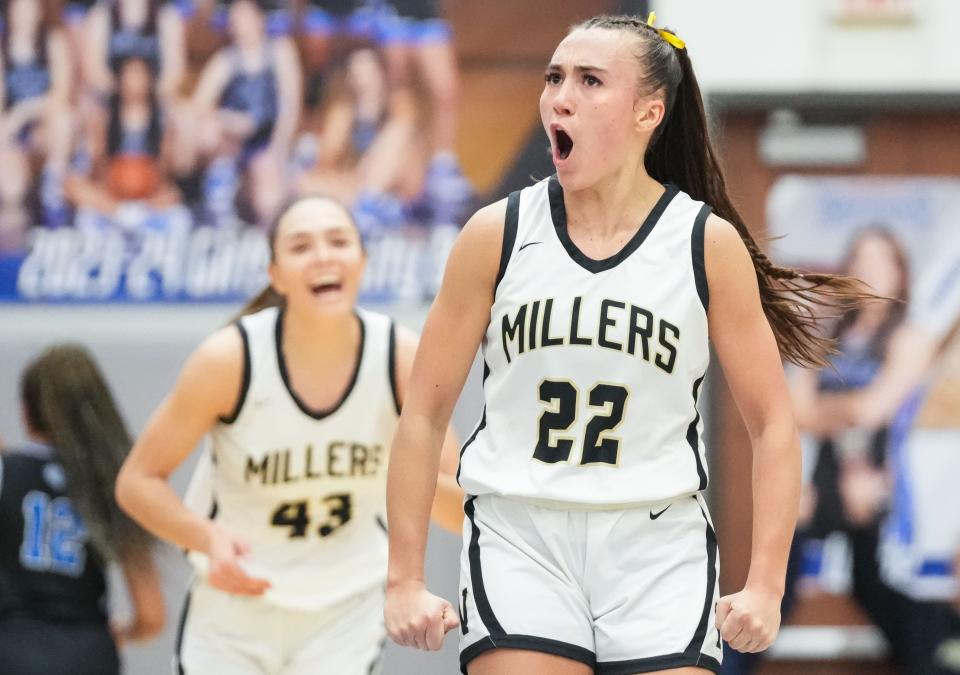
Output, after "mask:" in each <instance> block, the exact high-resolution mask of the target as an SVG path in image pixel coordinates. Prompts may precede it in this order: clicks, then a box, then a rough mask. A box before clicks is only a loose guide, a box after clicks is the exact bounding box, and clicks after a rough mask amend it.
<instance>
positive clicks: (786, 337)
mask: <svg viewBox="0 0 960 675" xmlns="http://www.w3.org/2000/svg"><path fill="white" fill-rule="evenodd" d="M575 28H583V29H588V28H603V29H607V30H627V31H630V32H632V33H633V34H635V35H636V36H637V37H638V38H639V40H638V50H637V59H638V60H639V61H640V63H641V66H642V70H643V72H644V77H643V79H642V81H641V83H640V89H641V92H642V93H653V92H657V91H663V92H664V99H665V100H664V104H665V106H666V112H665V119H664V120H663V122H661V124H660V127H659V128H658V129H657V131H656V132H655V133H654V135H653V137H652V138H651V140H650V146H649V147H648V148H647V156H646V162H645V163H646V168H647V172H648V173H649V174H650V176H651V177H653V178H655V179H656V180H658V181H660V182H661V183H674V184H676V185H677V186H679V187H680V189H682V190H683V191H684V192H686V193H687V194H689V195H690V196H691V197H693V198H694V199H696V200H699V201H702V202H704V203H706V204H709V205H710V206H711V207H712V209H713V212H714V213H715V214H717V215H718V216H719V217H721V218H723V219H724V220H727V221H729V222H730V223H731V224H732V225H733V226H734V227H735V228H736V229H737V232H739V234H740V237H741V238H742V239H743V243H744V244H745V245H746V247H747V250H748V251H749V252H750V257H751V258H752V259H753V266H754V269H755V270H756V273H757V283H758V284H759V286H760V301H761V303H762V304H763V311H764V313H765V314H766V317H767V320H768V321H769V322H770V327H771V328H772V329H773V333H774V335H775V336H776V339H777V346H778V347H779V349H780V354H781V355H782V356H783V358H785V359H786V360H788V361H791V362H793V363H795V364H797V365H800V366H817V367H821V366H824V365H826V364H827V357H828V356H829V355H830V354H831V353H832V352H833V351H834V341H833V339H831V338H830V337H829V336H828V335H826V334H824V332H823V331H822V330H821V328H820V326H819V325H818V316H817V312H816V311H815V309H814V308H816V307H821V308H822V307H828V308H839V309H845V308H847V307H849V306H851V305H852V304H854V303H856V302H857V301H859V300H866V299H868V298H873V297H875V296H872V295H871V294H869V293H867V292H865V291H864V290H863V286H862V284H860V283H859V282H858V281H856V280H855V279H851V278H849V277H845V276H841V275H833V274H814V273H802V272H799V271H798V270H795V269H791V268H789V267H780V266H778V265H775V264H774V263H773V262H771V260H770V259H769V258H768V257H767V256H766V254H765V253H764V252H763V251H762V250H761V249H760V247H759V246H758V245H757V242H756V241H755V240H754V238H753V236H752V235H751V234H750V231H749V230H748V229H747V226H746V224H745V223H744V222H743V218H741V217H740V214H739V213H737V210H736V208H734V206H733V203H732V202H731V200H730V197H729V196H728V194H727V186H726V182H725V180H724V177H723V170H722V169H721V167H720V163H719V162H718V161H717V156H716V152H715V151H714V148H713V143H712V142H711V140H710V133H709V130H708V126H707V118H706V114H705V112H704V108H703V98H702V97H701V95H700V87H699V85H698V84H697V78H696V75H695V74H694V72H693V65H692V63H691V62H690V56H689V55H688V54H687V50H686V48H677V47H675V46H673V45H672V44H670V43H669V42H668V41H667V40H666V39H664V37H663V36H661V35H660V33H659V32H658V31H657V29H655V28H653V27H652V26H650V25H648V24H647V22H646V21H644V20H643V19H641V18H640V17H635V16H598V17H594V18H592V19H589V20H588V21H586V22H584V23H582V24H580V25H579V26H576V27H575Z"/></svg>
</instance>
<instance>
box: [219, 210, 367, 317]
mask: <svg viewBox="0 0 960 675" xmlns="http://www.w3.org/2000/svg"><path fill="white" fill-rule="evenodd" d="M311 199H322V200H324V201H327V202H330V203H331V204H335V205H336V206H338V207H339V208H341V209H342V210H343V212H344V213H345V214H347V218H348V219H349V220H350V223H351V224H352V225H353V226H354V228H356V230H357V232H358V233H359V231H360V228H359V227H357V221H356V220H355V219H354V217H353V214H352V213H350V209H348V208H347V207H346V206H344V205H343V204H342V203H341V202H340V201H339V200H337V199H334V198H333V197H330V196H328V195H323V194H302V195H297V196H296V197H292V198H291V199H288V200H287V201H286V202H285V203H284V204H283V205H282V206H281V207H280V208H279V209H277V213H276V215H274V217H273V221H272V222H271V223H270V227H269V228H267V242H268V244H269V245H270V262H273V261H274V260H276V256H277V232H278V230H279V229H280V225H281V224H282V222H283V218H284V216H286V215H287V213H289V211H290V209H292V208H293V207H294V206H296V205H297V204H299V203H300V202H304V201H308V200H311ZM360 246H361V248H364V244H363V238H362V237H361V238H360ZM285 303H286V298H284V297H283V296H282V295H280V294H279V293H277V291H276V290H275V289H274V288H273V286H271V285H270V284H267V285H266V286H265V287H264V288H263V289H262V290H261V291H260V292H259V293H257V294H256V295H255V296H253V297H252V298H250V300H248V301H247V304H245V305H244V306H243V308H242V309H241V310H240V312H239V313H238V314H237V316H235V317H234V319H233V320H234V321H236V320H237V319H239V318H240V317H241V316H246V315H248V314H255V313H257V312H259V311H260V310H263V309H267V308H268V307H283V305H284V304H285Z"/></svg>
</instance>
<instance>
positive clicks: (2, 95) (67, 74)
mask: <svg viewBox="0 0 960 675" xmlns="http://www.w3.org/2000/svg"><path fill="white" fill-rule="evenodd" d="M47 12H48V10H46V9H45V8H44V5H43V4H42V3H40V2H37V1H36V0H10V1H9V2H7V3H6V4H5V5H4V8H3V25H4V30H3V32H2V35H0V165H2V166H3V180H0V250H12V249H18V248H20V247H21V246H22V245H23V244H24V241H23V235H24V232H25V230H26V228H27V227H28V226H29V225H32V224H33V223H32V222H31V215H30V214H31V211H32V209H31V203H30V194H31V188H32V187H33V186H34V184H35V182H36V180H35V176H34V172H33V169H32V168H31V164H33V163H35V162H34V160H35V159H37V158H39V162H36V163H37V164H39V165H40V166H42V173H41V175H40V179H39V197H40V200H39V201H40V206H41V208H42V215H41V216H40V219H41V220H42V222H44V223H45V224H47V225H51V226H58V225H62V224H64V223H65V222H66V218H67V215H68V214H67V210H66V202H65V200H64V196H63V180H64V174H65V171H66V167H67V162H68V159H69V154H70V144H71V139H72V131H73V122H72V117H71V115H70V108H69V96H70V80H71V68H70V59H69V53H68V49H67V44H66V41H65V39H64V37H63V33H62V31H61V30H59V29H57V28H55V27H54V21H53V20H52V17H50V16H48V14H47Z"/></svg>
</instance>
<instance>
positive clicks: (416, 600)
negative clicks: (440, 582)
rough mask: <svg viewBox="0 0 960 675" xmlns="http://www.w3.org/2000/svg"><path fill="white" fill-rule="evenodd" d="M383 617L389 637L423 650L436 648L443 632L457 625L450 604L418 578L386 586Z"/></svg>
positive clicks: (438, 647)
mask: <svg viewBox="0 0 960 675" xmlns="http://www.w3.org/2000/svg"><path fill="white" fill-rule="evenodd" d="M383 618H384V622H385V623H386V626H387V634H388V635H389V636H390V639H391V640H393V641H394V642H396V643H397V644H398V645H402V646H404V647H416V648H417V649H423V650H426V651H437V650H438V649H440V647H441V646H442V645H443V636H444V635H445V634H446V633H447V631H449V630H452V629H454V628H456V627H457V626H459V625H460V620H459V619H458V618H457V610H456V609H454V607H453V605H451V604H450V603H449V602H447V601H446V600H444V599H443V598H438V597H437V596H435V595H433V594H432V593H430V592H429V591H427V589H426V587H425V586H424V585H423V582H421V581H410V582H406V583H402V584H396V585H392V586H388V588H387V602H386V605H385V606H384V610H383Z"/></svg>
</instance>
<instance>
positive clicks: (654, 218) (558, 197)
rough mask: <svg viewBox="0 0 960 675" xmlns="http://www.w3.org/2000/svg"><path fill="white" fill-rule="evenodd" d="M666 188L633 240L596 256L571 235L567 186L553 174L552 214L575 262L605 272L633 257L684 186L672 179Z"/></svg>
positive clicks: (548, 185) (548, 191)
mask: <svg viewBox="0 0 960 675" xmlns="http://www.w3.org/2000/svg"><path fill="white" fill-rule="evenodd" d="M664 188H665V189H664V191H663V194H662V195H660V198H659V199H658V200H657V203H656V204H654V205H653V208H652V209H650V213H648V214H647V217H646V218H644V220H643V223H641V225H640V227H639V229H637V231H636V233H635V234H634V235H633V237H631V238H630V241H628V242H627V243H626V245H625V246H624V247H623V248H622V249H620V250H619V251H618V252H617V253H615V254H613V255H612V256H610V257H609V258H604V259H603V260H595V259H593V258H590V257H588V256H587V255H586V254H585V253H583V251H581V250H580V249H579V248H577V245H576V244H574V243H573V241H572V240H571V239H570V233H569V232H568V231H567V210H566V207H565V206H564V204H563V187H562V186H561V185H560V181H559V180H557V177H556V175H553V176H551V177H550V181H549V183H548V184H547V195H548V197H549V200H550V216H551V218H552V219H553V228H554V230H556V232H557V237H558V238H559V239H560V243H561V244H563V248H564V249H566V251H567V254H568V255H569V256H570V258H571V259H572V260H573V261H574V262H575V263H577V264H578V265H580V267H582V268H583V269H585V270H587V271H588V272H592V273H594V274H596V273H598V272H605V271H606V270H609V269H613V268H614V267H616V266H617V265H619V264H620V263H622V262H623V261H624V260H626V259H627V258H628V257H630V255H631V254H632V253H633V252H634V251H636V250H637V249H638V248H640V245H641V244H642V243H643V242H644V240H645V239H646V238H647V237H648V236H650V233H651V232H653V228H654V227H655V226H656V224H657V222H658V221H659V220H660V217H661V216H662V215H663V212H664V211H666V209H667V206H668V205H669V204H670V201H671V200H672V199H673V198H674V197H675V196H676V195H677V193H678V192H679V191H680V188H678V187H677V186H676V185H674V184H672V183H668V184H667V185H665V186H664Z"/></svg>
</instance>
